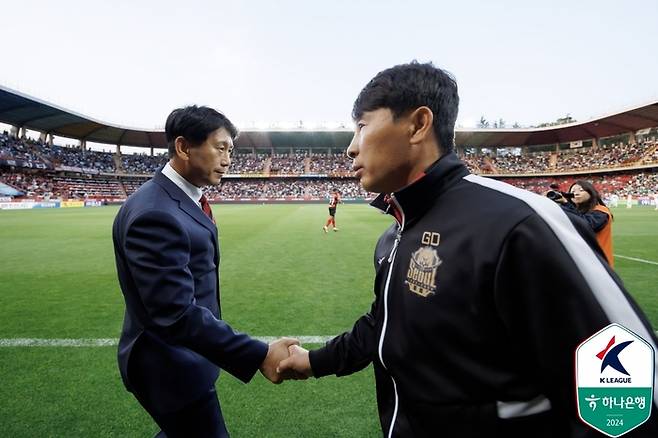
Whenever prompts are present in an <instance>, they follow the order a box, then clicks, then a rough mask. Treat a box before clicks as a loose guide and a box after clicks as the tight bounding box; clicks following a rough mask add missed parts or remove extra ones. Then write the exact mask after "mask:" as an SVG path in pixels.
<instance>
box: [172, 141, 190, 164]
mask: <svg viewBox="0 0 658 438" xmlns="http://www.w3.org/2000/svg"><path fill="white" fill-rule="evenodd" d="M174 147H175V148H176V157H178V158H179V159H181V160H184V161H187V160H189V159H190V145H189V143H188V142H187V140H185V137H183V136H182V135H179V136H178V137H176V140H174Z"/></svg>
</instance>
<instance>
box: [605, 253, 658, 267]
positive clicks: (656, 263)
mask: <svg viewBox="0 0 658 438" xmlns="http://www.w3.org/2000/svg"><path fill="white" fill-rule="evenodd" d="M614 256H615V257H619V258H620V259H626V260H633V261H634V262H640V263H648V264H650V265H656V266H658V262H652V261H651V260H644V259H636V258H635V257H626V256H623V255H619V254H615V255H614Z"/></svg>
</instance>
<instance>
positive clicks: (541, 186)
mask: <svg viewBox="0 0 658 438" xmlns="http://www.w3.org/2000/svg"><path fill="white" fill-rule="evenodd" d="M485 152H486V153H481V152H480V153H477V151H476V150H475V149H463V150H462V152H461V153H460V157H461V159H462V160H463V161H464V162H465V163H466V165H467V166H468V167H469V168H470V169H471V171H472V172H474V173H478V174H484V175H487V174H497V175H517V174H533V173H547V172H550V173H568V172H569V171H587V170H595V169H607V168H620V167H630V166H637V165H640V164H646V163H657V162H658V143H656V142H655V140H651V141H650V142H641V143H638V144H625V143H621V142H618V143H611V144H604V145H601V146H599V147H596V148H592V147H585V148H578V149H570V150H562V151H559V152H555V151H553V152H536V153H524V154H521V155H515V154H511V153H506V154H504V155H503V154H502V153H501V154H500V155H496V154H495V153H493V152H492V151H491V150H485ZM0 159H3V160H22V161H29V162H32V163H45V164H48V165H51V166H52V168H54V169H55V172H54V173H47V172H38V173H35V172H33V171H31V170H29V171H28V170H25V171H24V172H23V173H21V170H20V167H19V168H18V170H17V169H12V170H11V171H10V172H5V173H3V174H2V175H1V176H0V181H2V182H4V183H6V184H8V185H10V186H12V187H14V188H16V189H18V190H20V191H22V192H24V193H26V194H27V196H42V197H50V196H53V197H62V198H72V199H80V198H85V197H99V196H108V197H115V198H123V197H125V196H127V195H130V194H131V193H133V192H134V191H135V190H137V188H139V186H140V185H141V184H142V183H143V182H144V181H145V179H143V178H142V179H140V178H130V177H129V176H128V177H126V176H124V177H122V178H120V179H117V178H115V177H113V176H100V175H97V176H94V177H92V176H91V175H82V176H80V177H72V176H62V171H70V170H71V169H70V168H83V169H84V170H83V173H98V172H102V173H116V174H124V175H151V174H153V172H155V171H156V170H157V169H158V168H159V167H161V166H162V165H164V164H165V163H166V162H167V159H168V158H167V155H166V154H165V155H156V156H151V155H146V154H136V155H121V156H120V159H119V158H117V156H116V155H115V154H113V153H108V152H97V151H91V150H86V151H83V150H81V149H79V148H74V147H62V146H49V145H46V144H41V143H39V142H35V141H32V140H18V139H15V138H14V137H11V136H10V135H9V134H8V133H6V132H5V133H1V134H0ZM231 161H232V163H231V168H230V171H229V173H230V174H233V175H245V176H246V175H252V176H253V175H259V176H263V177H262V178H224V180H223V181H222V184H221V185H220V186H218V187H216V188H213V189H211V191H210V192H209V195H210V196H211V198H213V199H226V198H263V197H265V198H271V197H274V198H276V197H293V198H299V199H304V198H323V197H324V196H325V195H326V193H328V192H330V191H331V190H332V189H334V188H336V189H338V190H340V191H341V192H342V193H343V197H347V198H350V197H353V198H367V197H370V195H371V194H368V193H365V192H364V191H363V190H362V189H361V187H360V186H359V184H358V182H357V181H356V180H355V179H350V178H346V179H342V178H343V177H349V176H351V165H352V161H351V159H350V158H349V157H347V156H346V155H345V154H344V153H343V151H340V152H339V153H314V152H309V153H303V152H299V151H297V152H294V153H293V151H291V153H286V154H276V153H275V154H270V153H263V152H261V153H245V152H244V150H236V151H235V153H234V154H233V156H232V157H231ZM117 164H118V168H117ZM18 166H20V163H19V164H18ZM62 166H64V167H65V168H63V167H62ZM89 169H92V170H94V171H95V172H89ZM638 172H639V170H636V171H635V172H625V173H622V174H619V173H618V174H607V175H605V176H588V179H590V180H592V182H593V183H594V185H595V186H597V188H598V189H599V191H600V192H601V193H602V194H604V195H606V194H612V193H614V194H618V195H620V196H623V195H626V194H633V195H639V196H644V195H650V194H652V193H655V192H658V176H657V174H656V173H652V172H643V173H638ZM55 174H56V175H55ZM282 175H297V176H300V177H301V176H305V175H306V178H287V177H284V178H281V177H278V178H277V176H282ZM314 175H328V176H329V178H316V177H313V176H314ZM267 176H271V177H274V178H269V179H268V178H266V177H267ZM575 179H576V176H561V175H556V176H554V177H537V178H535V177H523V178H515V177H512V178H506V179H505V181H506V182H509V183H511V184H513V185H517V186H519V187H522V188H524V189H527V190H531V191H533V192H537V193H545V192H546V190H548V186H549V185H550V184H551V183H557V184H559V185H560V186H561V187H563V189H564V190H566V189H568V186H569V185H570V184H571V183H572V182H573V181H574V180H575Z"/></svg>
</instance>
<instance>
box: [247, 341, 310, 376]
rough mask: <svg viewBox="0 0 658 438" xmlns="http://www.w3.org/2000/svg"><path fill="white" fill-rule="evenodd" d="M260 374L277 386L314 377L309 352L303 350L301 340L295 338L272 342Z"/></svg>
mask: <svg viewBox="0 0 658 438" xmlns="http://www.w3.org/2000/svg"><path fill="white" fill-rule="evenodd" d="M260 372H261V373H262V374H263V376H265V377H266V378H267V379H268V380H269V381H270V382H272V383H275V384H279V383H281V382H283V381H284V380H293V379H294V380H304V379H308V378H309V377H311V376H312V375H313V370H312V369H311V362H310V361H309V358H308V350H306V349H305V348H302V347H301V346H300V345H299V340H297V339H294V338H281V339H277V340H276V341H274V342H270V345H269V348H268V350H267V356H265V360H263V363H262V364H261V366H260Z"/></svg>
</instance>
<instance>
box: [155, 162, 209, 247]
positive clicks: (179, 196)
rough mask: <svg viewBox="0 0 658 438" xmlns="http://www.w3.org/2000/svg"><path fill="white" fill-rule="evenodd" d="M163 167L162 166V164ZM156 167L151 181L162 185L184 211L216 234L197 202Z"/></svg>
mask: <svg viewBox="0 0 658 438" xmlns="http://www.w3.org/2000/svg"><path fill="white" fill-rule="evenodd" d="M163 167H164V166H163ZM163 167H161V168H160V169H158V170H157V171H156V172H155V175H154V176H153V182H155V183H156V184H158V185H159V186H160V187H162V188H163V189H164V190H165V191H166V192H167V193H168V194H169V196H171V198H172V199H174V200H176V201H178V207H179V208H180V209H181V210H183V211H184V212H185V213H187V214H188V215H190V216H191V217H192V219H194V220H195V221H197V222H198V223H200V224H201V225H203V226H204V227H206V228H207V229H208V230H210V231H211V232H212V233H213V235H214V236H216V234H217V226H216V225H215V224H213V223H212V220H210V218H209V217H208V216H206V214H205V213H204V212H203V210H201V208H200V207H199V205H198V204H196V203H195V202H194V201H192V199H191V198H190V197H189V196H188V195H187V193H185V192H184V191H182V190H181V188H180V187H178V186H177V185H176V184H174V182H173V181H172V180H170V179H169V178H167V177H166V176H165V175H164V174H163V173H162V169H163Z"/></svg>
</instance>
